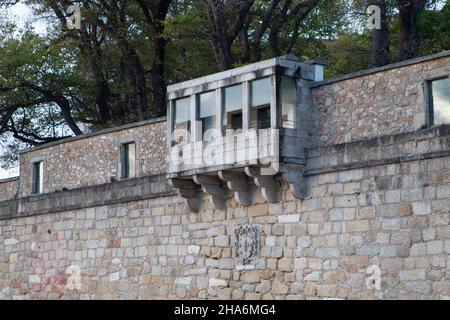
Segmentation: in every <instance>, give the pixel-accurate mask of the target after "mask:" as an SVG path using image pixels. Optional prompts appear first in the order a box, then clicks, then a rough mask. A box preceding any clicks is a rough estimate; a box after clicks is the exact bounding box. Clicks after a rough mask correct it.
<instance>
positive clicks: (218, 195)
mask: <svg viewBox="0 0 450 320" xmlns="http://www.w3.org/2000/svg"><path fill="white" fill-rule="evenodd" d="M193 180H194V182H195V183H196V184H198V185H200V186H201V188H202V190H203V192H204V193H207V194H209V195H211V199H212V202H213V205H214V206H215V207H216V208H217V209H225V194H226V191H225V190H224V189H223V188H222V186H221V184H222V182H221V181H220V179H219V178H218V177H212V176H205V175H194V176H193Z"/></svg>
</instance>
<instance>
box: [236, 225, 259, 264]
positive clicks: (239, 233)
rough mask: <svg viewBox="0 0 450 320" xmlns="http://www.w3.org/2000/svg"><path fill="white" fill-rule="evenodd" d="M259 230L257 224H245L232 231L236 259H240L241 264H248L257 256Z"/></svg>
mask: <svg viewBox="0 0 450 320" xmlns="http://www.w3.org/2000/svg"><path fill="white" fill-rule="evenodd" d="M260 229H261V226H260V225H257V224H247V225H243V226H240V227H238V228H236V230H234V233H235V235H236V257H237V258H241V259H242V264H244V265H246V264H249V263H250V261H251V260H252V259H253V258H256V257H257V256H258V254H259V246H260Z"/></svg>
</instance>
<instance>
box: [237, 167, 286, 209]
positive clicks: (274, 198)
mask: <svg viewBox="0 0 450 320" xmlns="http://www.w3.org/2000/svg"><path fill="white" fill-rule="evenodd" d="M245 173H246V174H247V175H248V176H249V177H251V178H253V180H254V181H255V184H256V185H257V186H258V187H260V188H261V194H262V197H263V198H264V200H266V201H267V202H270V203H275V202H278V199H279V191H280V183H279V182H278V181H276V180H275V179H274V176H270V175H264V176H263V175H261V169H260V168H258V167H245Z"/></svg>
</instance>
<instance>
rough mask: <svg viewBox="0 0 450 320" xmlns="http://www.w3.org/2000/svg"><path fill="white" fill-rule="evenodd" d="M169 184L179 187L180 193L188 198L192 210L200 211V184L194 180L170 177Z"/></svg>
mask: <svg viewBox="0 0 450 320" xmlns="http://www.w3.org/2000/svg"><path fill="white" fill-rule="evenodd" d="M169 184H170V185H171V186H172V187H173V188H175V189H177V190H178V193H179V194H180V195H181V196H182V197H183V198H185V199H186V202H187V205H188V207H189V209H190V210H191V211H193V212H198V210H199V208H200V200H199V194H198V186H197V185H196V184H195V183H194V182H193V181H192V180H184V179H169Z"/></svg>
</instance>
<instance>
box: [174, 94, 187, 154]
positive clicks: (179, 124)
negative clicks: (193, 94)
mask: <svg viewBox="0 0 450 320" xmlns="http://www.w3.org/2000/svg"><path fill="white" fill-rule="evenodd" d="M175 130H179V131H183V132H179V133H177V134H176V135H175V137H174V138H173V141H172V146H175V145H177V144H179V143H181V142H182V140H183V139H188V138H189V137H186V135H185V134H183V133H187V134H188V135H190V132H191V98H190V97H187V98H183V99H178V100H175V101H174V104H173V118H172V134H173V132H174V131H175Z"/></svg>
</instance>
